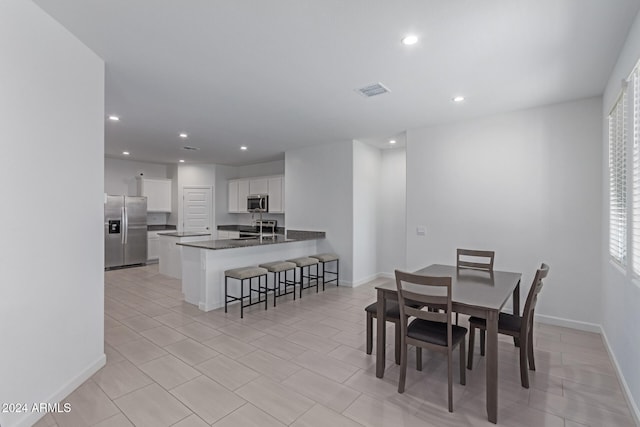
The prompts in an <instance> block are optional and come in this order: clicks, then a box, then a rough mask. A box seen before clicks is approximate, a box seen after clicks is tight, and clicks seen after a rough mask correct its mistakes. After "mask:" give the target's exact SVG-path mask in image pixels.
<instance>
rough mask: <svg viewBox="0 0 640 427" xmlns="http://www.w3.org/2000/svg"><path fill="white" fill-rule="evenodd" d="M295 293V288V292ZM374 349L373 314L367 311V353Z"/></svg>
mask: <svg viewBox="0 0 640 427" xmlns="http://www.w3.org/2000/svg"><path fill="white" fill-rule="evenodd" d="M293 293H294V294H295V290H294V292H293ZM372 351H373V315H372V314H371V313H369V312H367V354H371V352H372Z"/></svg>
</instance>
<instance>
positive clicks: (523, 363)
mask: <svg viewBox="0 0 640 427" xmlns="http://www.w3.org/2000/svg"><path fill="white" fill-rule="evenodd" d="M528 344H529V342H528V340H527V339H523V340H522V341H521V342H520V382H521V383H522V387H524V388H529V370H528V369H527V351H528V349H527V348H528V347H529V345H528Z"/></svg>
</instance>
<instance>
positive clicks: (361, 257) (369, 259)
mask: <svg viewBox="0 0 640 427" xmlns="http://www.w3.org/2000/svg"><path fill="white" fill-rule="evenodd" d="M381 169H382V155H381V153H380V150H379V149H378V148H375V147H372V146H370V145H367V144H365V143H363V142H360V141H353V202H352V203H353V278H352V282H353V285H354V286H357V285H359V284H362V283H366V282H368V281H370V280H372V279H375V278H376V277H377V273H378V265H377V262H378V260H377V247H378V221H379V220H380V218H379V216H378V210H379V209H378V208H379V201H380V200H379V199H380V198H381V192H380V184H381V180H380V170H381ZM382 242H383V241H380V243H381V244H383V243H382Z"/></svg>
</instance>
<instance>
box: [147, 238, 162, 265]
mask: <svg viewBox="0 0 640 427" xmlns="http://www.w3.org/2000/svg"><path fill="white" fill-rule="evenodd" d="M159 257H160V237H158V232H157V231H147V261H157V260H158V258H159Z"/></svg>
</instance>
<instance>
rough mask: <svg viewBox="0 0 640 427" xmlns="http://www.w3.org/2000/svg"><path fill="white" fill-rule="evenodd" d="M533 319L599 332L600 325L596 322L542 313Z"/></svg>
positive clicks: (549, 323) (548, 323)
mask: <svg viewBox="0 0 640 427" xmlns="http://www.w3.org/2000/svg"><path fill="white" fill-rule="evenodd" d="M535 320H536V321H537V322H540V323H544V324H547V325H554V326H563V327H565V328H571V329H578V330H580V331H586V332H596V333H601V331H602V329H601V328H600V325H598V324H596V323H589V322H581V321H578V320H571V319H564V318H562V317H554V316H546V315H544V314H536V315H535Z"/></svg>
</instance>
